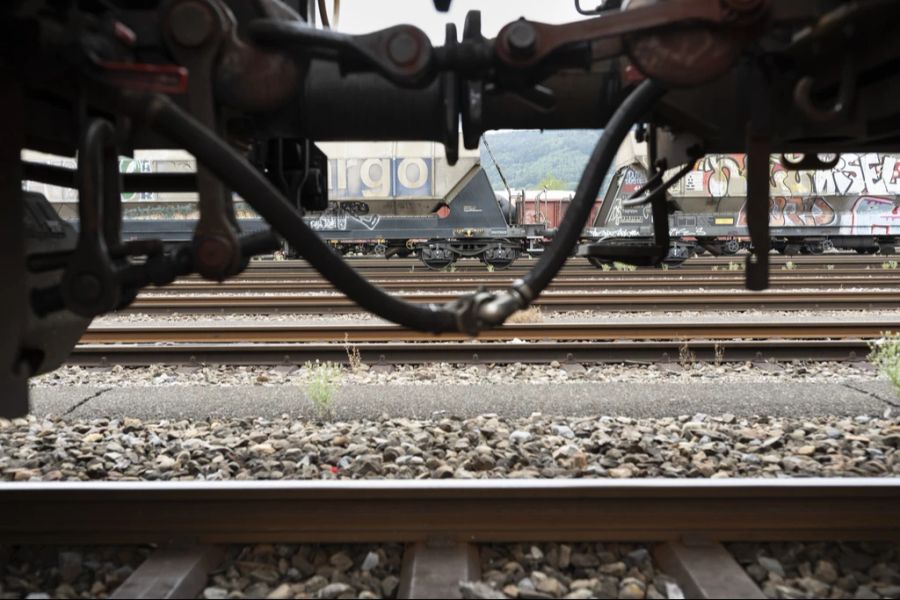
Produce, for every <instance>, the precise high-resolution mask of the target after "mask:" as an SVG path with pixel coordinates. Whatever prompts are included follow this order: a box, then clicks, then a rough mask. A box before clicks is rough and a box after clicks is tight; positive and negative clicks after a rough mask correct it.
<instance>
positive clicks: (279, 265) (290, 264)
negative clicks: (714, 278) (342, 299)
mask: <svg viewBox="0 0 900 600" xmlns="http://www.w3.org/2000/svg"><path fill="white" fill-rule="evenodd" d="M744 256H745V255H744V254H737V255H733V256H697V257H694V258H690V259H688V260H687V261H685V262H684V263H683V264H681V265H680V266H679V267H677V269H694V268H699V269H704V268H709V267H713V266H719V267H722V266H728V264H729V263H741V264H743V262H744ZM769 259H770V260H771V262H772V264H773V265H775V266H779V267H780V266H783V265H785V264H787V263H792V264H793V265H794V266H795V267H796V268H798V269H802V268H806V267H811V266H824V265H835V266H851V265H852V266H854V267H859V266H861V267H866V266H871V267H876V268H880V267H881V265H882V264H885V263H886V262H888V263H889V261H891V260H896V259H897V257H896V256H891V255H869V256H866V255H858V254H823V255H811V256H779V255H775V254H773V255H771V256H770V257H769ZM346 260H347V262H349V263H350V264H351V265H353V267H354V268H356V269H363V270H366V269H408V268H411V267H414V268H415V269H416V270H421V269H424V268H426V267H425V266H424V265H423V264H422V262H421V261H419V260H418V259H415V258H399V257H394V258H387V259H386V258H378V257H374V256H353V257H346ZM536 260H537V259H532V258H528V257H523V258H519V259H518V260H517V261H516V262H515V263H513V264H512V266H510V267H509V269H507V271H513V270H526V269H528V268H529V267H530V266H531V265H532V264H533V263H534V262H536ZM455 264H456V268H457V269H459V270H465V269H473V270H479V271H484V270H485V268H486V267H485V265H484V264H482V263H481V262H478V261H474V260H471V261H469V260H463V261H459V262H457V263H455ZM250 269H251V270H253V269H261V270H284V269H305V270H308V271H311V270H312V267H310V266H309V264H308V263H307V262H306V261H304V260H302V259H289V260H265V259H262V260H254V261H252V262H251V263H250ZM568 269H585V270H594V271H599V269H598V268H597V267H594V266H592V265H591V264H590V263H588V261H587V260H586V259H583V258H577V257H572V258H570V259H569V260H568V262H567V263H566V265H565V267H564V272H565V270H568ZM640 269H644V270H649V271H657V270H658V269H656V268H653V267H649V268H645V267H640Z"/></svg>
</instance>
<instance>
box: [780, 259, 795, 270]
mask: <svg viewBox="0 0 900 600" xmlns="http://www.w3.org/2000/svg"><path fill="white" fill-rule="evenodd" d="M796 268H797V264H796V263H795V262H794V261H792V260H789V261H787V262H786V263H784V264H783V265H781V269H782V270H783V271H793V270H794V269H796Z"/></svg>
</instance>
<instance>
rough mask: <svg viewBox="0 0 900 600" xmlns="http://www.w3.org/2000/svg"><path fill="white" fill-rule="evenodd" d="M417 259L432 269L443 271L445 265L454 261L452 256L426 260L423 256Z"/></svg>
mask: <svg viewBox="0 0 900 600" xmlns="http://www.w3.org/2000/svg"><path fill="white" fill-rule="evenodd" d="M419 260H421V261H422V262H423V263H424V264H425V266H426V267H428V268H429V269H431V270H432V271H443V270H444V269H446V268H447V267H449V266H450V265H452V264H453V263H454V262H455V261H454V260H453V259H452V258H448V259H437V258H431V259H428V260H426V259H424V258H420V259H419Z"/></svg>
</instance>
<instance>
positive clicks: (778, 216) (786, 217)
mask: <svg viewBox="0 0 900 600" xmlns="http://www.w3.org/2000/svg"><path fill="white" fill-rule="evenodd" d="M837 222H838V215H837V212H836V211H835V210H834V207H832V206H831V204H829V203H828V201H827V200H825V198H822V197H821V196H812V197H802V196H787V197H786V196H776V197H774V198H769V225H770V226H771V227H827V226H829V225H837ZM738 225H739V226H741V227H746V226H747V212H746V206H745V205H744V206H741V211H740V214H739V215H738Z"/></svg>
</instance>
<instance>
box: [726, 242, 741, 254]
mask: <svg viewBox="0 0 900 600" xmlns="http://www.w3.org/2000/svg"><path fill="white" fill-rule="evenodd" d="M740 249H741V243H740V242H739V241H737V240H735V239H731V240H725V242H724V243H723V244H722V254H737V253H738V251H739V250H740Z"/></svg>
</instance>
